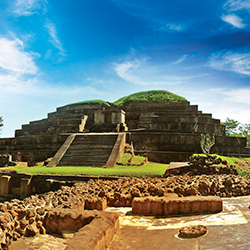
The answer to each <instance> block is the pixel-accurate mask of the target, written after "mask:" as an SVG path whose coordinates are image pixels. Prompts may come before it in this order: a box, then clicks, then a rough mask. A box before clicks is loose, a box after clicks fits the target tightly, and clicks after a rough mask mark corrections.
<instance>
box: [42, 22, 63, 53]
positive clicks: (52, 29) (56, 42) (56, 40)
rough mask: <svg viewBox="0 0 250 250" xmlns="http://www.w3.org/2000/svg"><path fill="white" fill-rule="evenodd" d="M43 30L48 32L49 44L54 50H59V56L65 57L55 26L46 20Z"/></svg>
mask: <svg viewBox="0 0 250 250" xmlns="http://www.w3.org/2000/svg"><path fill="white" fill-rule="evenodd" d="M45 28H46V29H47V30H48V33H49V35H50V40H49V41H50V42H51V43H52V44H53V45H54V47H55V48H57V49H58V50H59V53H60V55H61V56H65V50H64V48H63V44H62V42H61V41H60V40H59V38H58V34H57V30H56V26H55V24H54V23H52V22H51V21H50V20H47V21H46V23H45Z"/></svg>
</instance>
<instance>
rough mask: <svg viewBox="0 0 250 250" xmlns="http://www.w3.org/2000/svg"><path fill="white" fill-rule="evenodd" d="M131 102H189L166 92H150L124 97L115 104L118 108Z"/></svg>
mask: <svg viewBox="0 0 250 250" xmlns="http://www.w3.org/2000/svg"><path fill="white" fill-rule="evenodd" d="M131 102H156V103H162V102H168V103H177V102H187V100H186V99H185V98H184V97H181V96H179V95H176V94H173V93H171V92H168V91H166V90H150V91H143V92H138V93H134V94H132V95H129V96H125V97H122V98H120V99H119V100H117V101H115V102H114V104H115V105H117V106H125V105H128V104H129V103H131Z"/></svg>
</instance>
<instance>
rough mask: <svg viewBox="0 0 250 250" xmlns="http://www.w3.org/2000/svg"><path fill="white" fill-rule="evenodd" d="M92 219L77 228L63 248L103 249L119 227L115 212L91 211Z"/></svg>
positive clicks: (72, 249)
mask: <svg viewBox="0 0 250 250" xmlns="http://www.w3.org/2000/svg"><path fill="white" fill-rule="evenodd" d="M92 213H93V215H95V217H94V219H93V220H92V221H91V222H90V223H89V224H88V225H86V226H84V227H82V228H80V229H79V231H78V232H77V233H75V235H74V237H73V238H72V239H71V240H69V241H68V246H67V247H66V249H65V250H104V249H107V247H108V245H109V243H110V242H111V240H112V239H113V237H114V235H115V234H116V232H117V231H118V229H119V216H118V215H117V214H116V213H110V212H104V211H100V212H97V211H93V212H92Z"/></svg>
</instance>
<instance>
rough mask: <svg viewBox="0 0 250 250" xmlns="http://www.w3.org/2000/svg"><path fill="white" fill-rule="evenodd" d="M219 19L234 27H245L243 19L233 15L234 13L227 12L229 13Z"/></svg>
mask: <svg viewBox="0 0 250 250" xmlns="http://www.w3.org/2000/svg"><path fill="white" fill-rule="evenodd" d="M221 19H222V20H223V21H224V22H226V23H229V24H231V25H233V26H234V27H236V28H240V29H242V28H245V26H246V25H245V24H244V23H243V19H242V18H240V17H239V16H237V15H235V14H229V15H223V16H222V17H221Z"/></svg>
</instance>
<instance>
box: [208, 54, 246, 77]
mask: <svg viewBox="0 0 250 250" xmlns="http://www.w3.org/2000/svg"><path fill="white" fill-rule="evenodd" d="M208 66H210V67H212V68H214V69H218V70H222V71H232V72H236V73H239V74H242V75H248V76H249V75H250V53H238V52H231V51H228V52H225V51H223V52H218V53H214V54H212V55H211V56H210V59H209V63H208Z"/></svg>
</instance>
